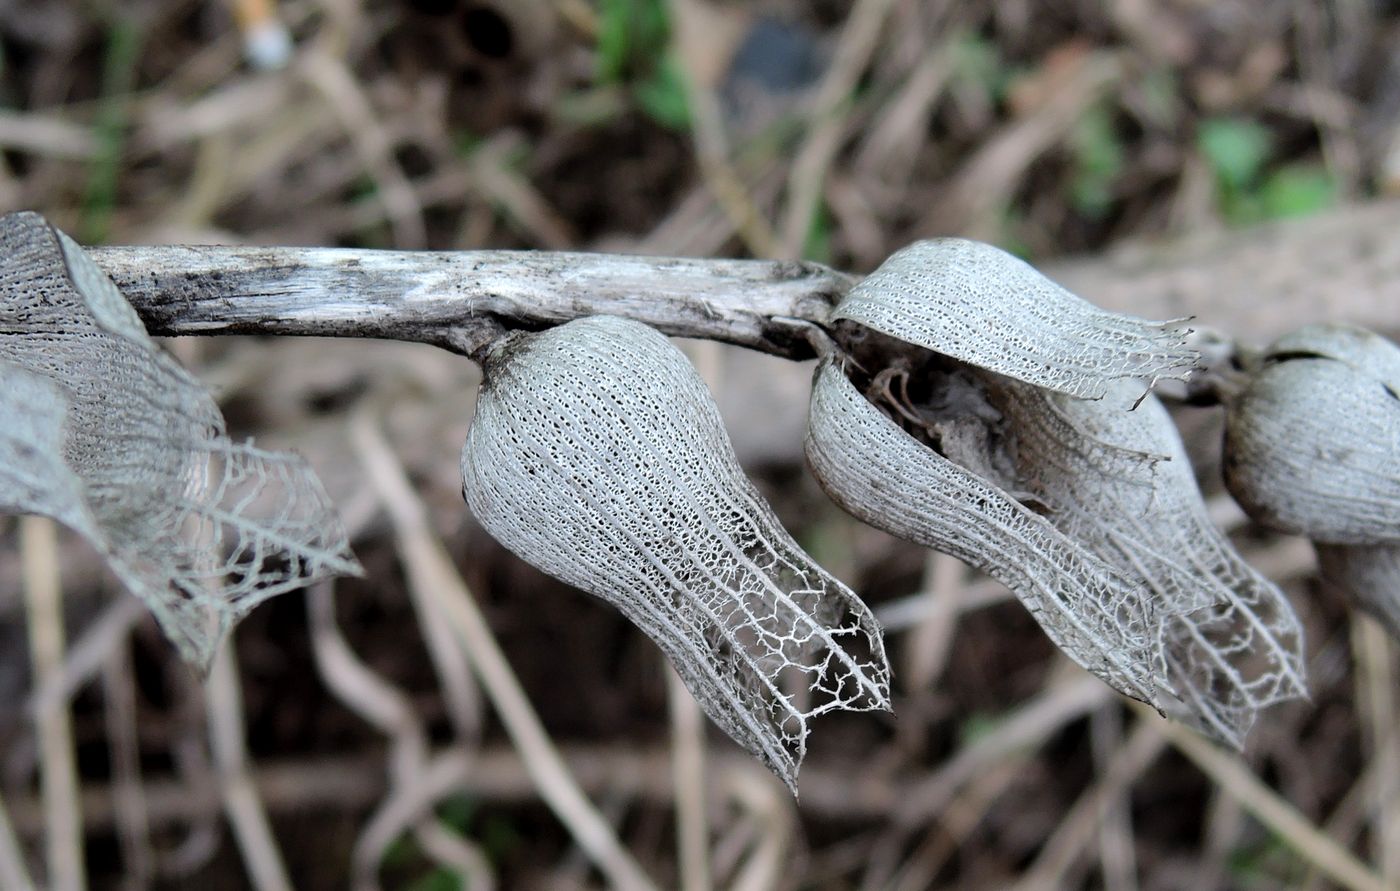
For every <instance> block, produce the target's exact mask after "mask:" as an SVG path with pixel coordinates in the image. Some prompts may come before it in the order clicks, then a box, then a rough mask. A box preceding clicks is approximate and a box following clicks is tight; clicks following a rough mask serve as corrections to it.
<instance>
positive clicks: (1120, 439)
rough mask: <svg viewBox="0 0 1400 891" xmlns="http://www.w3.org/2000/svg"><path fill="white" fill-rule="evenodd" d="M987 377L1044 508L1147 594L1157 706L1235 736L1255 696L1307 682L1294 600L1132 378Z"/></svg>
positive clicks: (1230, 739)
mask: <svg viewBox="0 0 1400 891" xmlns="http://www.w3.org/2000/svg"><path fill="white" fill-rule="evenodd" d="M993 388H994V392H995V393H996V400H995V401H996V403H997V405H998V406H999V407H1001V408H1002V409H1003V410H1004V411H1005V412H1006V413H1007V415H1008V417H1009V418H1010V420H1011V422H1012V424H1013V427H1014V429H1015V431H1016V435H1017V469H1018V472H1019V473H1020V474H1021V477H1022V482H1023V484H1024V485H1025V486H1027V488H1029V489H1030V490H1031V491H1033V492H1034V493H1035V494H1036V495H1037V496H1038V497H1040V498H1041V499H1043V500H1044V501H1045V502H1046V503H1047V504H1048V505H1049V506H1050V509H1051V514H1050V519H1051V521H1052V522H1053V523H1054V524H1055V526H1056V527H1058V528H1059V529H1060V530H1062V531H1063V532H1064V533H1065V534H1066V535H1068V536H1069V537H1070V538H1072V539H1074V540H1076V541H1078V542H1080V543H1081V544H1083V545H1084V546H1085V547H1087V548H1088V549H1089V550H1091V551H1093V552H1094V553H1095V554H1097V555H1098V556H1099V557H1101V558H1102V559H1104V560H1106V561H1107V562H1109V563H1111V564H1113V565H1114V566H1116V567H1117V568H1118V569H1120V570H1121V571H1123V572H1124V573H1127V574H1129V575H1131V576H1133V577H1135V578H1137V579H1139V580H1140V581H1141V583H1142V584H1143V585H1145V586H1146V587H1147V588H1148V589H1149V590H1150V591H1151V592H1152V594H1153V596H1154V597H1155V598H1156V601H1157V604H1158V610H1157V612H1158V615H1159V616H1160V617H1161V620H1160V623H1159V633H1160V635H1161V641H1162V643H1161V653H1162V664H1161V665H1160V670H1161V671H1162V673H1163V677H1162V681H1163V683H1162V686H1163V687H1164V688H1165V689H1164V691H1163V692H1164V694H1167V695H1164V696H1163V700H1162V701H1161V702H1159V703H1158V706H1159V707H1160V708H1162V709H1163V710H1164V711H1167V712H1169V713H1172V714H1174V715H1175V716H1176V717H1178V718H1180V719H1182V720H1185V721H1187V722H1188V723H1191V724H1193V725H1195V726H1196V727H1198V728H1199V729H1201V730H1202V731H1203V732H1206V733H1208V734H1210V735H1211V736H1214V737H1216V738H1217V739H1220V740H1222V741H1224V742H1227V743H1229V744H1231V745H1234V746H1237V747H1238V746H1240V745H1241V744H1242V742H1243V739H1244V735H1245V733H1246V732H1247V731H1248V730H1249V728H1250V726H1251V725H1252V724H1253V722H1254V718H1255V715H1256V713H1257V711H1258V710H1259V709H1261V708H1263V707H1265V706H1267V705H1270V704H1272V703H1275V702H1279V701H1282V700H1286V699H1292V698H1297V697H1301V696H1305V695H1306V692H1307V688H1306V681H1305V671H1304V665H1303V649H1302V628H1301V626H1300V625H1299V622H1298V619H1297V617H1296V616H1295V615H1294V613H1293V610H1292V607H1291V606H1290V605H1289V604H1288V601H1287V600H1286V599H1285V598H1284V596H1283V594H1282V592H1280V591H1279V590H1278V588H1277V587H1276V586H1275V585H1274V584H1273V583H1272V582H1270V581H1269V580H1268V579H1266V578H1264V577H1263V576H1262V575H1260V574H1259V573H1258V572H1256V571H1255V570H1254V569H1252V568H1251V567H1250V566H1249V565H1248V564H1247V563H1245V561H1244V560H1243V558H1241V557H1240V556H1239V554H1238V553H1237V552H1236V551H1235V549H1234V548H1233V547H1232V546H1231V545H1230V543H1229V541H1228V540H1226V538H1225V537H1224V535H1223V534H1221V532H1220V531H1219V530H1218V529H1217V528H1216V527H1215V526H1214V525H1213V524H1212V523H1211V521H1210V519H1209V517H1208V516H1207V514H1206V510H1205V504H1204V502H1203V501H1202V499H1201V496H1200V492H1199V490H1198V489H1197V487H1196V481H1195V477H1194V475H1193V473H1192V470H1191V466H1190V463H1189V459H1188V458H1187V456H1186V453H1185V449H1184V448H1183V446H1182V444H1181V439H1180V436H1179V435H1178V434H1177V431H1176V427H1175V425H1174V424H1173V423H1172V421H1171V418H1170V416H1169V415H1168V414H1167V412H1166V409H1165V408H1163V407H1162V405H1161V403H1160V402H1158V401H1157V399H1156V398H1155V397H1153V396H1151V395H1149V396H1147V397H1146V398H1142V396H1141V394H1142V385H1141V384H1140V383H1134V382H1131V381H1125V382H1122V383H1119V384H1116V385H1115V386H1114V387H1113V388H1112V389H1110V390H1109V392H1108V393H1107V394H1106V395H1105V398H1104V399H1102V400H1085V399H1075V398H1073V397H1069V396H1064V395H1062V394H1058V393H1051V392H1049V391H1046V390H1041V389H1039V388H1036V387H1031V386H1027V385H1025V384H1022V383H1019V382H1016V381H1011V380H1006V379H1004V378H1002V379H998V380H997V381H995V382H994V383H993ZM1138 400H1141V402H1140V403H1139V402H1138ZM1134 405H1137V407H1136V408H1135V409H1134V408H1131V407H1132V406H1134ZM1171 694H1174V696H1173V695H1171Z"/></svg>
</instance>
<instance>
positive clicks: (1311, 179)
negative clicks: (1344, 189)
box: [1259, 164, 1337, 219]
mask: <svg viewBox="0 0 1400 891" xmlns="http://www.w3.org/2000/svg"><path fill="white" fill-rule="evenodd" d="M1259 197H1260V199H1261V201H1262V203H1263V211H1264V216H1266V217H1267V218H1269V219H1277V218H1280V217H1299V216H1306V215H1307V214H1311V213H1316V212H1318V211H1320V210H1325V209H1327V208H1329V207H1331V206H1332V205H1333V204H1336V203H1337V183H1336V181H1335V180H1334V179H1333V178H1332V174H1330V173H1328V172H1327V170H1326V168H1324V167H1322V166H1321V165H1318V164H1290V165H1287V166H1285V167H1280V168H1278V169H1277V170H1273V171H1271V172H1270V173H1269V175H1268V177H1267V178H1266V179H1265V180H1264V184H1263V185H1262V186H1261V187H1260V189H1259Z"/></svg>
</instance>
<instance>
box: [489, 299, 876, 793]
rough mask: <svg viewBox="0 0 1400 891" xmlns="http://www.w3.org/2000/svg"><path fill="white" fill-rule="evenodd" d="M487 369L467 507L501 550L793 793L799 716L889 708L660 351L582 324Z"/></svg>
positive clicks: (696, 390)
mask: <svg viewBox="0 0 1400 891" xmlns="http://www.w3.org/2000/svg"><path fill="white" fill-rule="evenodd" d="M484 364H485V372H486V379H485V383H484V384H483V386H482V389H481V393H480V396H479V398H478V402H477V409H476V417H475V419H474V420H473V421H472V426H471V430H470V432H469V433H468V436H467V441H466V446H465V448H464V449H463V452H462V472H463V477H464V494H465V496H466V499H467V503H468V504H469V505H470V506H471V509H472V511H473V512H474V513H475V514H476V516H477V518H478V519H479V520H480V521H481V523H482V525H483V526H485V527H486V529H487V531H489V532H490V533H491V534H492V535H493V536H494V537H495V538H496V539H497V540H498V541H500V542H501V544H503V545H505V546H506V547H507V548H508V549H510V550H511V551H513V552H514V553H516V554H517V555H519V556H520V557H521V558H522V559H524V560H526V561H527V562H529V563H532V564H533V565H535V566H537V567H539V568H540V569H542V570H544V571H545V572H547V573H549V574H550V575H553V576H555V577H556V578H559V579H561V580H563V581H565V582H568V583H569V584H572V585H574V586H576V587H579V588H582V589H583V590H585V591H588V592H590V593H592V594H595V595H597V596H599V597H601V598H603V599H604V600H607V601H608V602H610V603H612V604H614V605H615V606H616V607H617V608H618V609H619V610H621V611H622V612H623V614H624V615H626V616H627V617H628V618H629V619H630V620H631V621H632V622H633V623H635V624H636V625H637V626H638V627H640V628H641V629H642V630H643V631H645V632H646V633H647V634H648V635H649V636H650V637H651V638H652V639H653V640H655V641H656V643H657V645H658V646H660V647H661V649H662V651H663V652H665V653H666V655H667V657H668V658H669V659H670V660H671V662H672V664H673V665H674V666H675V668H676V670H677V672H678V673H679V674H680V676H681V678H682V679H683V680H684V681H685V683H686V686H687V687H689V689H690V690H691V692H692V693H693V694H694V695H695V697H696V699H697V700H698V701H699V702H700V704H701V706H702V707H703V708H704V709H705V711H706V712H707V713H708V714H709V715H710V717H711V718H712V719H713V720H714V721H715V723H717V724H719V725H720V727H722V728H723V729H724V730H725V732H727V733H728V734H729V735H730V736H732V737H733V738H734V739H735V740H737V741H738V742H739V743H740V744H741V745H743V746H744V747H745V748H747V749H748V750H749V751H751V752H753V753H754V754H755V755H757V756H758V757H759V758H760V759H762V760H763V761H764V762H765V763H766V764H767V765H768V766H769V767H770V768H771V769H772V770H773V771H774V772H775V773H777V774H778V776H779V777H781V778H782V779H783V781H784V782H786V783H787V784H788V785H789V786H790V787H793V788H794V789H795V783H796V775H797V769H798V766H799V764H800V762H801V759H802V755H803V753H804V751H805V747H806V736H807V732H808V722H809V719H810V718H812V717H813V716H815V715H817V714H821V713H824V712H827V711H831V710H834V709H854V710H867V709H884V708H888V707H889V667H888V664H887V662H886V660H885V654H884V649H883V644H882V642H881V639H880V631H879V627H878V625H877V623H876V621H875V619H874V616H873V615H872V614H871V613H870V610H869V609H868V608H867V607H866V606H865V604H863V603H861V601H860V600H859V599H858V598H857V597H856V596H855V595H854V594H852V593H851V591H850V590H848V589H847V588H846V587H845V586H844V585H842V584H841V583H840V582H839V581H837V580H836V579H835V578H833V577H832V576H831V575H829V574H828V573H826V572H825V571H824V570H822V569H821V567H819V566H817V565H816V563H815V562H814V561H812V559H811V558H810V557H808V556H807V555H806V554H805V553H804V552H803V551H802V550H801V549H800V548H799V547H798V546H797V544H796V543H795V542H794V541H793V540H792V538H791V536H789V535H788V533H787V532H786V531H785V530H784V529H783V528H782V527H781V526H780V525H779V523H778V520H777V518H776V517H775V516H774V514H773V512H772V510H771V508H769V507H768V505H767V504H766V503H765V502H764V501H763V499H762V497H761V496H760V495H759V494H758V492H757V490H755V489H754V487H753V484H752V483H750V482H749V480H748V479H747V478H746V477H745V476H744V474H743V472H742V471H741V470H740V468H739V464H738V461H737V460H736V459H735V457H734V452H733V449H732V448H731V446H730V443H729V438H728V436H727V435H726V434H725V432H724V428H723V426H722V424H721V421H720V417H719V412H718V410H717V409H716V407H715V404H714V400H713V399H712V398H711V396H710V394H709V391H708V390H706V389H705V385H704V383H703V382H702V381H701V380H700V377H699V375H698V374H696V372H695V370H694V369H693V368H692V367H691V365H690V363H689V362H688V361H687V360H686V359H685V356H684V355H683V354H682V353H681V352H680V351H679V350H678V349H676V348H675V347H674V346H672V345H671V344H670V343H669V342H668V341H667V340H666V338H665V337H663V336H662V335H661V334H659V333H657V332H656V331H655V330H653V329H651V328H649V327H647V326H646V325H643V324H641V323H639V322H633V321H628V320H624V319H619V318H612V317H592V318H585V319H579V320H576V321H573V322H569V323H568V324H565V325H560V326H558V327H556V328H551V329H549V330H547V331H543V332H540V333H538V334H517V335H513V336H511V337H510V338H508V339H506V340H505V341H503V342H502V343H501V344H499V345H498V346H497V347H496V348H495V349H493V350H491V351H490V352H489V353H488V355H486V356H485V362H484ZM794 687H795V688H796V689H793V688H794Z"/></svg>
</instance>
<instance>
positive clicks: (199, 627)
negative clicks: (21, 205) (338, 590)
mask: <svg viewBox="0 0 1400 891" xmlns="http://www.w3.org/2000/svg"><path fill="white" fill-rule="evenodd" d="M0 386H3V388H4V391H5V396H4V398H3V399H0V429H3V430H4V433H3V434H0V463H3V465H4V466H3V468H0V482H3V484H4V491H0V506H3V508H4V509H5V510H9V511H19V512H24V513H35V514H43V515H45V516H50V517H53V518H55V519H57V520H59V521H61V522H63V523H65V524H67V525H69V526H70V527H72V528H73V529H74V530H75V531H78V532H80V533H82V534H83V535H84V536H86V537H87V538H88V540H89V541H91V543H92V544H93V546H94V547H95V548H97V550H98V551H100V552H101V553H102V555H103V556H104V557H105V558H106V561H107V563H108V565H109V566H111V567H112V569H113V571H114V572H115V573H116V574H117V576H118V577H119V578H120V579H121V580H122V581H123V582H124V583H125V584H126V586H127V587H128V588H129V589H130V590H131V591H132V593H134V594H136V595H137V596H139V597H140V598H141V599H142V600H143V601H145V603H146V605H147V606H148V607H149V608H150V609H151V611H152V612H153V613H155V615H156V618H157V619H158V620H159V621H160V624H161V627H162V629H164V631H165V633H166V634H167V635H168V636H169V637H170V638H171V640H172V641H173V642H174V643H175V644H176V646H177V647H178V648H179V650H180V652H181V654H182V655H183V656H184V657H185V658H186V659H187V660H189V661H191V662H193V663H195V664H196V665H198V666H200V667H207V666H208V664H209V660H210V659H211V658H212V656H213V653H214V650H215V648H216V647H217V646H218V643H219V641H220V639H221V638H222V636H223V635H224V634H225V633H227V631H228V629H229V628H231V627H232V626H233V624H234V623H235V622H236V621H237V620H238V619H239V618H240V617H241V616H242V615H244V614H245V613H246V612H247V611H248V610H250V609H252V608H253V607H254V606H255V605H256V604H258V603H260V602H261V601H263V600H265V599H267V598H268V597H271V596H273V595H276V594H279V593H282V592H284V591H288V590H291V589H294V588H299V587H302V586H303V585H305V584H306V583H307V582H309V581H311V580H313V579H315V578H318V577H324V576H326V575H330V574H333V573H352V574H356V573H359V571H360V570H359V564H357V563H356V562H355V560H354V557H353V556H351V554H350V553H349V548H348V544H347V542H346V540H345V533H344V531H343V530H342V528H341V526H340V522H339V520H338V518H337V517H336V515H335V511H334V508H333V507H332V505H331V504H330V499H329V498H328V497H327V496H326V494H325V492H324V490H323V489H322V488H321V485H320V483H319V482H318V481H317V480H316V478H315V476H314V475H313V474H312V473H311V471H310V468H309V467H307V466H306V463H305V462H304V461H303V460H302V459H300V458H299V457H297V456H295V455H291V454H284V453H276V452H267V451H263V450H260V449H256V448H254V447H253V446H252V445H251V444H236V443H233V442H230V441H229V439H228V437H227V435H225V431H224V421H223V417H222V416H221V415H220V414H219V410H218V407H217V406H216V405H215V404H214V401H213V399H211V398H210V397H209V394H208V393H207V392H205V390H204V388H203V387H202V386H201V385H200V384H199V382H198V381H197V380H195V379H194V378H193V377H191V376H190V375H189V374H188V373H186V372H185V370H184V369H182V368H181V367H180V366H179V365H178V364H177V363H176V362H175V361H174V360H173V359H171V358H170V357H169V356H168V355H166V354H165V353H164V352H163V351H162V350H161V349H160V348H159V347H158V346H156V344H155V342H154V341H152V340H151V339H150V337H149V336H147V334H146V330H145V328H144V327H143V326H142V324H141V320H140V319H139V318H138V317H137V315H136V312H135V311H134V310H133V309H132V308H131V306H130V305H129V304H128V303H127V302H126V299H125V298H124V297H122V295H121V292H120V291H118V290H117V288H116V286H115V285H114V284H112V281H111V279H109V278H108V277H107V276H106V275H105V274H104V273H103V272H102V271H101V270H100V269H98V268H97V266H96V265H95V264H93V262H92V260H91V259H89V258H88V256H87V254H85V253H84V252H83V250H82V248H81V247H79V246H78V245H77V244H76V243H75V242H74V241H73V240H72V239H70V238H68V236H66V235H64V234H63V233H61V232H58V231H57V230H56V229H54V228H53V227H51V226H49V224H48V223H47V222H45V221H44V219H43V218H42V217H40V216H39V215H38V214H33V213H21V214H11V215H9V216H7V217H4V218H3V219H0ZM36 449H37V450H43V454H38V453H36V451H35V450H36Z"/></svg>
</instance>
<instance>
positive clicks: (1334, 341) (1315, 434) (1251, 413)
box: [1225, 325, 1400, 545]
mask: <svg viewBox="0 0 1400 891" xmlns="http://www.w3.org/2000/svg"><path fill="white" fill-rule="evenodd" d="M1225 482H1226V485H1227V486H1228V487H1229V489H1230V492H1231V494H1233V495H1234V496H1235V499H1236V500H1237V501H1238V502H1239V503H1240V505H1241V506H1242V507H1244V509H1245V510H1246V511H1247V512H1248V513H1249V515H1250V516H1251V517H1253V518H1254V519H1255V520H1257V521H1259V522H1260V523H1263V524H1264V525H1266V526H1269V527H1272V528H1274V529H1278V530H1280V531H1283V532H1291V533H1296V534H1299V535H1305V536H1307V537H1309V538H1311V539H1313V540H1314V541H1318V542H1324V543H1328V544H1350V545H1366V544H1378V543H1382V542H1388V541H1397V540H1400V348H1397V347H1396V346H1395V345H1394V344H1392V343H1390V342H1389V341H1387V340H1385V339H1384V338H1382V337H1380V336H1378V335H1375V334H1372V333H1371V332H1369V331H1365V330H1362V329H1359V328H1353V327H1349V326H1343V325H1317V326H1311V327H1308V328H1304V329H1301V330H1300V331H1297V332H1294V333H1293V334H1290V335H1287V336H1286V337H1283V338H1281V339H1279V340H1278V341H1277V342H1276V343H1274V344H1273V345H1272V346H1270V347H1269V349H1268V350H1267V351H1266V352H1265V354H1264V356H1263V359H1262V363H1261V365H1260V366H1259V368H1258V369H1257V370H1256V371H1255V372H1254V373H1253V374H1252V375H1251V376H1250V379H1249V382H1248V384H1247V385H1246V386H1245V388H1244V390H1243V391H1242V392H1241V393H1240V394H1239V395H1238V396H1237V397H1236V398H1235V399H1233V400H1232V401H1231V403H1230V404H1229V406H1228V411H1227V414H1226V421H1225Z"/></svg>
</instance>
